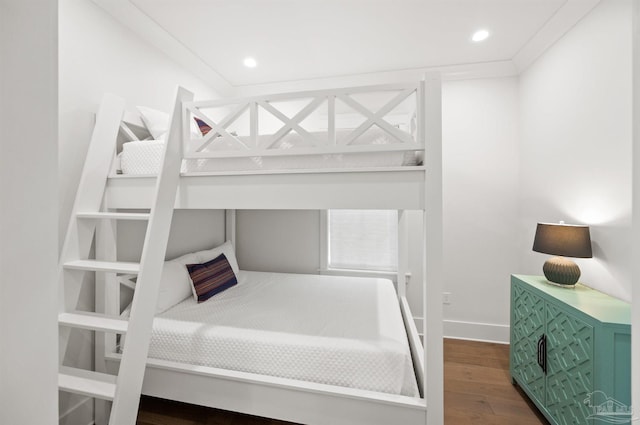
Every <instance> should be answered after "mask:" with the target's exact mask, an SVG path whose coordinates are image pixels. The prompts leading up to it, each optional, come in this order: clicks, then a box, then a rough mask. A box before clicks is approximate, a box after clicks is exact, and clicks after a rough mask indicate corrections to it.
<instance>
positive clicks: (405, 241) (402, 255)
mask: <svg viewBox="0 0 640 425" xmlns="http://www.w3.org/2000/svg"><path fill="white" fill-rule="evenodd" d="M408 219H409V217H408V212H407V211H405V210H398V278H397V282H398V288H397V289H398V298H400V299H402V298H404V297H406V296H407V272H408V271H409V226H408V224H407V220H408Z"/></svg>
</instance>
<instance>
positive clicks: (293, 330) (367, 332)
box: [149, 271, 418, 396]
mask: <svg viewBox="0 0 640 425" xmlns="http://www.w3.org/2000/svg"><path fill="white" fill-rule="evenodd" d="M238 280H239V283H238V285H236V286H234V287H232V288H230V289H228V290H226V291H224V292H222V293H220V294H218V295H216V296H215V297H213V298H212V299H210V300H209V301H206V302H204V303H201V304H197V303H196V302H195V301H194V300H193V298H191V297H190V298H188V299H186V300H184V301H182V302H181V303H179V304H178V305H176V306H174V307H172V308H171V309H169V310H167V311H166V312H164V313H162V314H160V315H159V316H157V317H156V318H155V321H154V326H153V333H152V340H151V345H150V350H149V356H150V357H153V358H158V359H164V360H173V361H177V362H182V363H191V364H198V365H207V366H212V367H217V368H223V369H231V370H236V371H245V372H251V373H258V374H264V375H272V376H278V377H283V378H292V379H298V380H304V381H311V382H318V383H324V384H330V385H339V386H345V387H353V388H360V389H366V390H372V391H379V392H385V393H394V394H402V395H408V396H417V395H418V390H417V385H416V380H415V376H414V373H413V366H412V361H411V355H410V352H409V347H408V343H407V338H406V333H405V329H404V325H403V322H402V317H401V313H400V309H399V306H398V302H397V297H396V294H395V289H394V288H393V284H392V283H391V281H389V280H386V279H371V278H344V277H334V276H318V275H296V274H281V273H259V272H249V271H240V273H239V276H238Z"/></svg>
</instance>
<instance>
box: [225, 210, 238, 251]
mask: <svg viewBox="0 0 640 425" xmlns="http://www.w3.org/2000/svg"><path fill="white" fill-rule="evenodd" d="M224 239H225V240H226V241H231V245H233V250H234V251H235V252H236V254H237V251H238V247H237V246H236V210H224Z"/></svg>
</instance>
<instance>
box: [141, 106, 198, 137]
mask: <svg viewBox="0 0 640 425" xmlns="http://www.w3.org/2000/svg"><path fill="white" fill-rule="evenodd" d="M136 108H137V109H138V112H140V115H141V116H142V122H144V125H145V126H146V127H147V130H149V133H150V134H151V137H153V138H154V139H155V140H161V139H166V137H167V133H168V132H169V125H170V124H171V117H170V116H169V114H168V113H166V112H162V111H158V110H156V109H153V108H148V107H146V106H136ZM201 137H202V133H200V130H199V129H198V124H196V122H195V120H191V138H192V139H196V138H201Z"/></svg>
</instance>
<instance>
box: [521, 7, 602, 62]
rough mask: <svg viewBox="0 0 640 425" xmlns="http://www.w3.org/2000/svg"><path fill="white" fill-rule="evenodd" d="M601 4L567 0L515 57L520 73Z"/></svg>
mask: <svg viewBox="0 0 640 425" xmlns="http://www.w3.org/2000/svg"><path fill="white" fill-rule="evenodd" d="M599 3H600V0H567V1H566V2H565V3H564V4H563V5H562V6H561V7H560V8H559V9H558V10H557V11H556V13H555V14H554V15H553V16H552V17H551V18H550V19H549V20H548V21H547V22H546V23H545V24H544V25H543V26H542V28H540V30H538V32H537V33H536V34H535V35H534V36H533V37H532V38H531V39H530V40H529V41H528V42H527V43H526V44H525V45H524V46H523V47H522V48H521V49H520V51H519V52H518V53H516V55H515V56H514V57H513V63H514V65H515V67H516V69H517V70H518V73H519V74H520V73H522V72H524V71H525V70H526V69H527V68H528V67H529V66H531V65H532V64H533V63H534V62H535V61H536V59H538V58H539V57H540V56H541V55H542V54H543V53H544V52H545V51H546V50H547V49H549V48H550V47H551V46H553V45H554V44H555V43H556V42H557V41H558V40H560V39H561V38H562V37H563V36H564V35H565V34H566V33H567V32H569V31H570V30H571V29H572V28H573V27H574V26H575V25H576V24H577V23H578V22H580V21H581V20H582V19H583V18H584V17H585V16H586V15H588V14H589V12H591V11H592V10H593V8H594V7H596V6H597V5H598V4H599Z"/></svg>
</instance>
